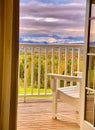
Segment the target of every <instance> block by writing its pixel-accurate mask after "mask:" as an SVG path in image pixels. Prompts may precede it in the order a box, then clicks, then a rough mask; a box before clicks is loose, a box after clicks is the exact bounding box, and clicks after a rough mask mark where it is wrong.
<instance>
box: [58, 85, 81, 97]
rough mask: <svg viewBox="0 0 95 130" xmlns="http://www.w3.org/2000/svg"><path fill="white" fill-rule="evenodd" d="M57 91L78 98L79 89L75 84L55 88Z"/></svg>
mask: <svg viewBox="0 0 95 130" xmlns="http://www.w3.org/2000/svg"><path fill="white" fill-rule="evenodd" d="M57 91H58V93H62V94H63V93H64V94H65V95H67V96H69V97H72V98H79V91H78V88H77V86H70V87H68V86H67V87H62V88H58V89H57Z"/></svg>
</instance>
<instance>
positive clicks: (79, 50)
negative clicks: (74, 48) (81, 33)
mask: <svg viewBox="0 0 95 130" xmlns="http://www.w3.org/2000/svg"><path fill="white" fill-rule="evenodd" d="M80 52H81V49H80V48H78V65H77V71H78V72H79V71H80V54H81V53H80Z"/></svg>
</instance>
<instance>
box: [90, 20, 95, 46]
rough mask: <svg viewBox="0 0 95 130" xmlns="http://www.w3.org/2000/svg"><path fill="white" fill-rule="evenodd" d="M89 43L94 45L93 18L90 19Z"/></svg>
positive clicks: (94, 24)
mask: <svg viewBox="0 0 95 130" xmlns="http://www.w3.org/2000/svg"><path fill="white" fill-rule="evenodd" d="M89 40H90V41H89V45H90V46H95V19H94V20H91V26H90V39H89Z"/></svg>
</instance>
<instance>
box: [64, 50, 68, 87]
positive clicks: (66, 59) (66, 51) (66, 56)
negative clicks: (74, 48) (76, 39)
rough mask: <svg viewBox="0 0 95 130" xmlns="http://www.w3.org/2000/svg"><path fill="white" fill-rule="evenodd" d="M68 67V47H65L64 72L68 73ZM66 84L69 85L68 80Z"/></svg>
mask: <svg viewBox="0 0 95 130" xmlns="http://www.w3.org/2000/svg"><path fill="white" fill-rule="evenodd" d="M67 69H68V48H65V72H64V74H65V75H66V74H67ZM64 86H67V82H66V81H64Z"/></svg>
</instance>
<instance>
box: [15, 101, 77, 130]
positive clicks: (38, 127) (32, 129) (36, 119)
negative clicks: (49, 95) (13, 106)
mask: <svg viewBox="0 0 95 130" xmlns="http://www.w3.org/2000/svg"><path fill="white" fill-rule="evenodd" d="M51 108H52V104H51V101H50V100H37V101H35V100H33V101H31V102H27V103H21V102H20V103H18V118H17V130H79V126H78V125H77V124H75V123H72V122H70V121H66V120H65V119H56V120H54V119H52V114H51V110H52V109H51ZM59 111H60V112H64V114H65V115H68V116H73V117H75V118H76V116H77V113H76V112H75V111H74V108H71V107H70V106H67V105H66V104H62V103H59Z"/></svg>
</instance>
